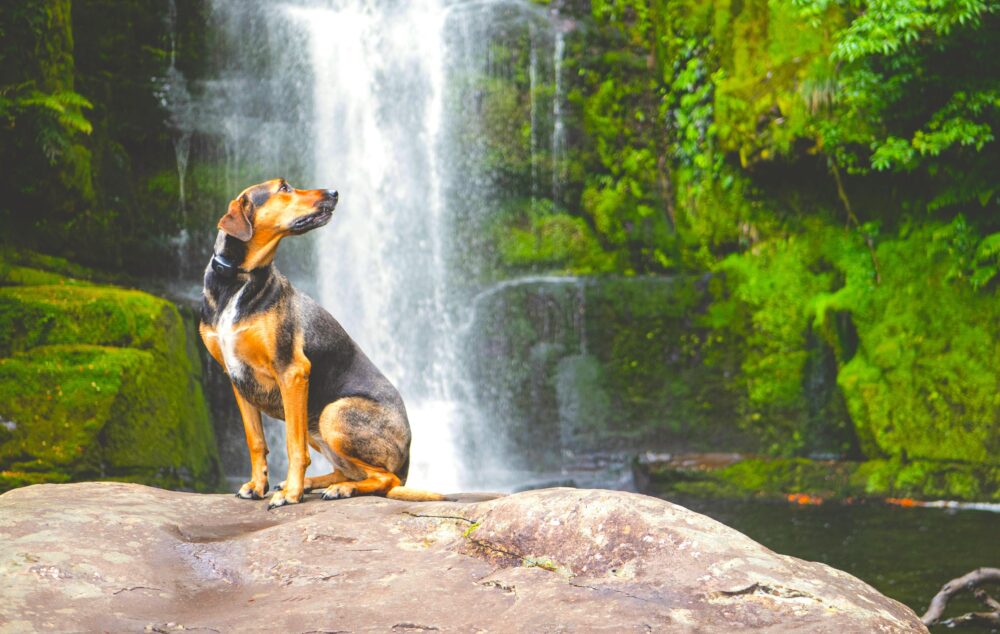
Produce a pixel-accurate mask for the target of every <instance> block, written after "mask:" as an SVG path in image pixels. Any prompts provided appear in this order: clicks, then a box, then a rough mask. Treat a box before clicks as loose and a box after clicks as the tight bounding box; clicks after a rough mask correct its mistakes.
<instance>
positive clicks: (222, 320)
mask: <svg viewBox="0 0 1000 634" xmlns="http://www.w3.org/2000/svg"><path fill="white" fill-rule="evenodd" d="M247 284H249V282H247ZM246 287H247V285H246V284H244V285H243V286H242V287H240V290H238V291H236V294H235V295H233V296H232V298H231V299H230V300H229V303H228V304H226V307H225V308H224V309H223V310H222V314H221V315H219V323H218V325H217V326H216V328H215V332H216V336H218V338H219V347H220V348H222V359H223V360H224V361H225V362H226V371H227V372H229V376H230V378H232V379H233V380H236V379H241V378H243V373H244V372H245V371H246V366H245V365H244V364H243V363H242V362H241V361H240V359H239V357H238V356H236V337H237V334H238V333H239V332H240V330H242V329H241V328H236V327H235V324H236V306H237V304H239V303H240V297H241V296H242V295H243V291H244V290H246Z"/></svg>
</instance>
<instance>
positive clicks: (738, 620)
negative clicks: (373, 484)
mask: <svg viewBox="0 0 1000 634" xmlns="http://www.w3.org/2000/svg"><path fill="white" fill-rule="evenodd" d="M490 497H491V496H482V495H480V496H464V498H461V496H460V498H461V499H463V500H464V501H460V502H444V503H421V504H412V503H403V502H395V501H391V500H386V499H383V498H371V497H368V498H356V499H350V500H340V501H336V502H324V501H321V500H319V499H318V498H317V497H316V496H312V495H310V496H308V497H307V499H306V500H305V502H304V503H302V504H300V505H296V506H292V507H287V508H283V509H281V510H279V511H276V512H270V513H268V512H267V511H265V510H264V509H265V504H266V503H264V502H248V501H244V500H238V499H235V498H233V497H231V496H228V495H198V494H187V493H175V492H168V491H162V490H158V489H151V488H147V487H143V486H138V485H132V484H118V483H85V484H64V485H39V486H31V487H25V488H21V489H17V490H15V491H10V492H8V493H6V494H4V495H3V496H0V518H2V519H0V538H2V539H3V542H4V544H5V545H6V546H5V549H4V555H3V557H2V558H0V570H2V573H3V577H4V579H5V583H4V584H3V589H2V590H0V598H2V599H3V600H2V601H0V622H3V623H6V624H7V627H8V628H11V629H12V630H16V631H37V630H46V629H55V630H69V629H72V630H95V631H96V630H111V631H122V630H128V631H138V630H143V629H145V630H146V631H173V630H180V629H186V630H196V629H205V630H212V631H246V630H252V629H267V630H271V631H383V632H384V631H409V630H421V631H423V630H432V631H438V630H439V631H462V632H465V631H598V630H609V631H615V632H628V631H664V630H670V631H730V630H734V629H741V628H750V627H752V628H756V629H760V630H763V631H781V632H838V633H839V632H876V631H877V632H924V631H926V630H925V628H924V627H923V626H922V625H921V624H920V621H919V620H918V619H917V617H916V616H915V615H914V614H913V612H912V611H911V610H909V609H908V608H906V607H905V606H903V605H901V604H899V603H897V602H895V601H893V600H891V599H888V598H886V597H884V596H882V595H880V594H879V593H878V592H876V591H875V590H874V589H872V588H871V587H869V586H868V585H866V584H864V583H862V582H861V581H859V580H858V579H856V578H854V577H851V576H850V575H847V574H846V573H843V572H840V571H837V570H834V569H832V568H829V567H827V566H824V565H822V564H818V563H810V562H805V561H801V560H798V559H795V558H792V557H785V556H782V555H778V554H775V553H773V552H771V551H770V550H768V549H766V548H764V547H763V546H761V545H759V544H757V543H756V542H754V541H752V540H751V539H749V538H747V537H746V536H744V535H742V534H740V533H738V532H736V531H734V530H732V529H730V528H727V527H726V526H723V525H722V524H719V523H718V522H715V521H714V520H711V519H709V518H706V517H704V516H701V515H699V514H697V513H693V512H691V511H688V510H687V509H684V508H682V507H679V506H676V505H674V504H670V503H669V502H664V501H661V500H656V499H654V498H649V497H645V496H641V495H635V494H629V493H621V492H611V491H598V490H573V489H549V490H544V491H534V492H529V493H520V494H516V495H511V496H507V497H500V498H496V499H489V498H490Z"/></svg>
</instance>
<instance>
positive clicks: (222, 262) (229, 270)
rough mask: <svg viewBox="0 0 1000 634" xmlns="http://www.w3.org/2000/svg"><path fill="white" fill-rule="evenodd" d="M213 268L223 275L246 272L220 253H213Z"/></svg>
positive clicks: (230, 275)
mask: <svg viewBox="0 0 1000 634" xmlns="http://www.w3.org/2000/svg"><path fill="white" fill-rule="evenodd" d="M212 270H213V271H215V272H216V273H218V274H219V275H221V276H222V277H236V274H237V273H245V272H246V271H244V270H243V269H241V268H240V267H238V266H236V265H235V264H233V263H232V262H230V261H229V260H227V259H226V258H225V257H224V256H222V255H219V254H218V253H213V254H212Z"/></svg>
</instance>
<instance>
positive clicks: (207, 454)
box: [0, 269, 220, 489]
mask: <svg viewBox="0 0 1000 634" xmlns="http://www.w3.org/2000/svg"><path fill="white" fill-rule="evenodd" d="M26 271H28V272H27V273H25V274H22V275H21V279H28V280H30V279H37V280H43V281H49V280H48V278H47V276H46V275H45V274H43V273H42V272H40V271H37V270H32V269H26ZM32 271H33V272H32ZM0 417H3V419H4V424H3V429H0V470H2V471H3V472H4V475H3V479H2V480H0V487H3V488H9V487H11V486H18V485H19V483H21V484H23V483H27V482H33V481H36V480H39V479H44V480H46V481H64V480H66V479H73V480H76V479H88V478H97V477H101V478H114V479H124V480H131V481H138V482H145V483H148V484H157V485H161V486H169V487H183V488H196V489H211V488H214V487H215V486H216V484H217V482H218V480H219V470H220V466H219V459H218V454H217V448H216V446H215V439H214V435H213V432H212V428H211V422H210V419H209V414H208V409H207V405H206V403H205V399H204V396H203V394H202V391H201V384H200V361H199V358H198V354H197V351H196V350H195V349H194V348H193V346H192V335H191V333H189V332H187V331H186V327H185V323H184V322H183V320H182V319H181V316H180V314H179V312H178V311H177V308H176V307H174V306H173V305H172V304H171V303H169V302H167V301H166V300H163V299H160V298H157V297H153V296H152V295H148V294H146V293H142V292H139V291H133V290H126V289H120V288H115V287H109V286H98V285H84V284H81V285H77V286H74V285H72V284H70V283H67V284H60V285H54V284H53V285H42V286H17V287H6V288H2V289H0Z"/></svg>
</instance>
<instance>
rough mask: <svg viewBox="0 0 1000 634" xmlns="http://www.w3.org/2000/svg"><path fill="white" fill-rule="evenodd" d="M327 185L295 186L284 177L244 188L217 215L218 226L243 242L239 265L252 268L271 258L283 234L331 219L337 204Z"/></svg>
mask: <svg viewBox="0 0 1000 634" xmlns="http://www.w3.org/2000/svg"><path fill="white" fill-rule="evenodd" d="M337 199H338V195H337V192H335V191H333V190H330V189H295V188H293V187H291V186H290V185H289V184H288V183H287V182H286V181H285V179H283V178H276V179H274V180H269V181H267V182H264V183H260V184H259V185H253V186H251V187H247V188H246V189H244V190H243V191H242V192H241V193H240V195H239V196H237V197H236V198H235V199H234V200H233V201H232V202H231V203H229V210H228V211H227V212H226V215H224V216H223V217H222V218H220V219H219V229H221V230H222V231H223V232H224V233H225V234H227V235H229V236H232V237H233V238H235V239H236V240H239V241H240V242H244V243H246V251H247V252H246V257H245V258H244V259H243V262H242V266H243V268H245V269H253V268H256V267H258V266H262V265H264V264H267V263H269V262H270V261H271V260H272V259H273V258H274V252H275V250H276V249H277V248H278V243H279V242H281V239H282V238H284V237H285V236H291V235H299V234H302V233H305V232H307V231H312V230H313V229H316V228H318V227H322V226H323V225H325V224H326V223H328V222H329V221H330V217H331V216H333V210H334V208H335V207H336V206H337Z"/></svg>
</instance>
